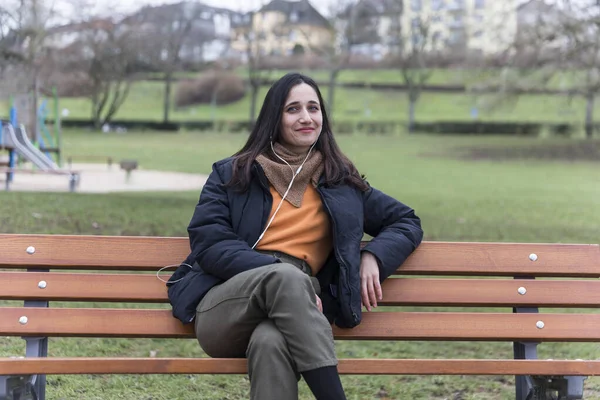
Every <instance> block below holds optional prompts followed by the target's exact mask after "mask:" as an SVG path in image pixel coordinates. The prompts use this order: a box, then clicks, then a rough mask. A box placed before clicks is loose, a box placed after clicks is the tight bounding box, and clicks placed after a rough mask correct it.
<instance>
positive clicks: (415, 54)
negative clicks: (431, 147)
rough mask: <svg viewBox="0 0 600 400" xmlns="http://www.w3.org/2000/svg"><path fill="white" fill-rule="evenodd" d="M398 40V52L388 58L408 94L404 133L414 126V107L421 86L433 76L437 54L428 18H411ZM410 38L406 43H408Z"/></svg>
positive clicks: (421, 88)
mask: <svg viewBox="0 0 600 400" xmlns="http://www.w3.org/2000/svg"><path fill="white" fill-rule="evenodd" d="M399 35H401V36H399V39H398V42H399V43H402V50H401V53H400V54H398V55H396V56H394V57H392V59H391V63H392V65H393V66H394V67H395V68H397V69H398V70H399V71H400V74H401V76H402V80H403V81H404V84H405V85H406V94H407V96H408V132H409V133H412V132H413V130H414V125H415V109H416V105H417V102H418V101H419V98H420V97H421V93H422V91H423V87H424V86H425V85H426V84H427V82H428V81H429V79H430V78H431V76H432V75H433V69H432V68H433V67H434V66H435V65H436V64H438V62H439V60H440V59H441V56H440V55H439V54H436V52H435V50H434V48H435V43H434V38H433V35H432V32H431V30H430V24H429V21H424V20H422V19H418V20H414V21H413V24H412V31H411V32H410V33H408V32H407V33H402V32H400V33H399ZM408 41H410V42H408Z"/></svg>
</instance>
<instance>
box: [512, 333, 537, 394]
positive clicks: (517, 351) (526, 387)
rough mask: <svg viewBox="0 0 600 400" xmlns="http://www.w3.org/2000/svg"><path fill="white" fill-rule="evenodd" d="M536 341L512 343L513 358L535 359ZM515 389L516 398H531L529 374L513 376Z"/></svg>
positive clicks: (531, 384)
mask: <svg viewBox="0 0 600 400" xmlns="http://www.w3.org/2000/svg"><path fill="white" fill-rule="evenodd" d="M537 345H538V344H537V343H522V342H514V343H513V352H514V355H515V360H537ZM515 390H516V396H515V398H516V399H517V400H531V397H530V394H531V393H532V391H533V381H532V379H531V378H530V377H529V376H526V375H517V376H515Z"/></svg>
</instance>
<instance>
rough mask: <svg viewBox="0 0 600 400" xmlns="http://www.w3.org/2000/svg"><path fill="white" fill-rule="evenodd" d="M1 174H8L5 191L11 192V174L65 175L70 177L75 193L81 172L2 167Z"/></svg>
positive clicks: (71, 189)
mask: <svg viewBox="0 0 600 400" xmlns="http://www.w3.org/2000/svg"><path fill="white" fill-rule="evenodd" d="M0 173H5V174H6V178H5V179H6V180H5V183H4V189H5V190H6V191H9V190H10V184H11V179H10V175H11V174H15V173H17V174H32V175H38V174H39V175H64V176H68V177H69V191H70V192H74V191H75V189H77V186H78V185H79V181H80V175H81V172H80V171H70V170H69V171H67V170H41V169H27V168H9V167H0Z"/></svg>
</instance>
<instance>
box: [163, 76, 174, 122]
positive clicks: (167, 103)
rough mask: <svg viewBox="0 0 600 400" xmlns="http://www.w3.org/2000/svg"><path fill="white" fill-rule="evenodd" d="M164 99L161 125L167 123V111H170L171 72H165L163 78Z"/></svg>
mask: <svg viewBox="0 0 600 400" xmlns="http://www.w3.org/2000/svg"><path fill="white" fill-rule="evenodd" d="M164 80H165V97H164V99H163V123H164V124H167V123H169V111H170V110H171V87H172V84H173V72H172V71H167V72H165V76H164Z"/></svg>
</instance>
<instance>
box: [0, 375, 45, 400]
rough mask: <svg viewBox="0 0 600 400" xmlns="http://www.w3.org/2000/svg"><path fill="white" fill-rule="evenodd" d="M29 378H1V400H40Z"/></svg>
mask: <svg viewBox="0 0 600 400" xmlns="http://www.w3.org/2000/svg"><path fill="white" fill-rule="evenodd" d="M32 389H33V386H32V385H31V382H30V381H29V377H28V376H0V400H38V397H37V396H36V395H35V393H34V392H33V390H32Z"/></svg>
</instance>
